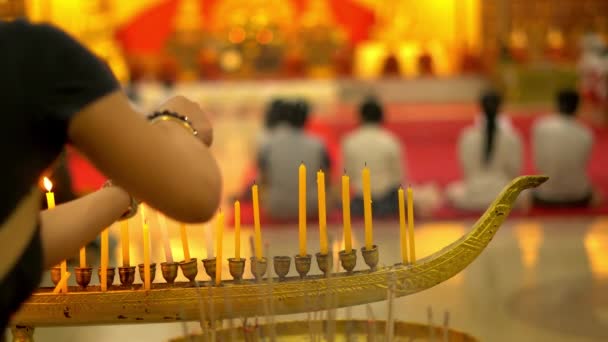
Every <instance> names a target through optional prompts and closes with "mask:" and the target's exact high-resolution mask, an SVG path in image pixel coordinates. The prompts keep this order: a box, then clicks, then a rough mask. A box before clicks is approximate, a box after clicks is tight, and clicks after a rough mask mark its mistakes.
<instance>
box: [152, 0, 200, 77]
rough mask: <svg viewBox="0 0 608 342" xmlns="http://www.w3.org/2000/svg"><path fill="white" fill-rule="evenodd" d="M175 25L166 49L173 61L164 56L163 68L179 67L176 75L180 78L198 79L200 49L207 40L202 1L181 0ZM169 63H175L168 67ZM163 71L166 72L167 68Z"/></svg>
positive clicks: (161, 62)
mask: <svg viewBox="0 0 608 342" xmlns="http://www.w3.org/2000/svg"><path fill="white" fill-rule="evenodd" d="M174 25H175V26H174V31H173V33H172V35H171V37H170V38H169V40H168V41H167V43H166V46H165V51H166V52H167V54H169V55H170V56H171V57H172V58H171V59H173V61H172V62H169V61H168V60H169V59H168V58H163V60H161V61H160V64H161V69H177V70H175V72H178V73H179V75H176V76H177V77H179V78H180V79H185V80H193V79H196V78H197V73H198V69H199V68H198V67H199V56H200V51H201V50H202V49H203V47H204V42H205V41H204V38H205V33H204V32H203V29H202V19H201V8H200V1H199V0H180V3H179V6H178V9H177V14H176V17H175V24H174ZM167 63H169V64H173V63H174V65H173V66H172V67H168V66H167ZM161 73H166V70H165V71H161ZM165 76H166V75H165Z"/></svg>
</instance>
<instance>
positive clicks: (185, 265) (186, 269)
mask: <svg viewBox="0 0 608 342" xmlns="http://www.w3.org/2000/svg"><path fill="white" fill-rule="evenodd" d="M179 268H181V269H182V273H183V274H184V276H185V277H186V278H187V279H188V280H190V281H191V282H193V281H195V280H196V275H197V274H198V265H197V264H196V258H190V260H188V261H182V262H180V263H179Z"/></svg>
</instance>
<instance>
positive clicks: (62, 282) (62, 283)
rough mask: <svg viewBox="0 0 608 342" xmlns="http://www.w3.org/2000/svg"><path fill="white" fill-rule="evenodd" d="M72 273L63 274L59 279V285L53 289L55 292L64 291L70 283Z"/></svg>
mask: <svg viewBox="0 0 608 342" xmlns="http://www.w3.org/2000/svg"><path fill="white" fill-rule="evenodd" d="M70 275H72V274H71V273H70V272H66V273H65V274H63V275H62V276H61V280H59V282H58V283H57V286H55V288H54V289H53V293H54V294H58V293H59V292H62V291H63V288H64V287H66V286H67V285H68V279H69V278H70ZM64 293H65V292H64Z"/></svg>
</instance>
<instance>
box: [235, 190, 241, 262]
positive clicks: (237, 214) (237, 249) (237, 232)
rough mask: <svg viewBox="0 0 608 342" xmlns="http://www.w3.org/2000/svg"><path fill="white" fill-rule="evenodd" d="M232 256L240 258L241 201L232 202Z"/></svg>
mask: <svg viewBox="0 0 608 342" xmlns="http://www.w3.org/2000/svg"><path fill="white" fill-rule="evenodd" d="M234 257H235V258H236V259H240V258H241V202H239V201H236V202H234Z"/></svg>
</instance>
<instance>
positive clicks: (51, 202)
mask: <svg viewBox="0 0 608 342" xmlns="http://www.w3.org/2000/svg"><path fill="white" fill-rule="evenodd" d="M298 176H299V180H298V182H299V193H298V196H299V218H298V235H299V255H300V256H306V255H307V245H306V230H307V210H306V195H307V193H306V189H307V187H306V165H304V163H302V164H301V165H300V167H299V172H298ZM370 178H371V176H370V170H369V168H368V167H367V166H365V167H364V168H363V170H362V181H363V201H364V230H365V249H367V250H371V249H372V248H373V226H372V199H371V180H370ZM44 183H45V187H46V188H47V193H46V197H47V204H48V208H49V209H52V208H53V207H54V206H55V199H54V195H53V192H52V191H51V190H52V183H51V182H50V180H48V178H46V177H45V179H44ZM317 191H318V193H317V196H318V211H319V212H318V218H319V236H320V239H319V240H320V253H321V254H322V255H327V254H328V253H329V249H328V241H327V239H328V237H327V213H326V210H327V209H326V197H325V174H324V172H323V171H321V170H320V171H318V172H317ZM251 192H252V200H253V216H254V254H255V257H256V258H257V259H262V256H263V250H262V235H261V226H260V206H259V192H258V186H257V184H254V185H253V187H252V189H251ZM398 198H399V226H400V242H401V244H400V245H401V257H402V262H403V263H404V264H408V263H413V262H415V261H416V257H415V244H414V221H413V219H414V215H413V192H412V189H411V188H409V187H408V189H407V221H408V222H407V225H406V215H405V199H404V191H403V189H402V188H400V189H399V190H398ZM342 209H343V230H344V233H343V239H344V249H345V252H346V253H351V251H352V226H351V216H350V178H349V176H348V175H346V174H345V175H343V176H342ZM140 210H141V218H142V227H143V244H144V246H143V247H144V248H143V252H144V253H143V254H144V288H145V289H150V277H151V276H150V264H151V262H150V231H149V226H148V222H147V216H146V210H145V206H144V205H141V206H140ZM157 215H158V222H159V225H160V230H161V236H162V240H163V245H164V251H165V259H166V261H167V263H173V255H172V251H171V246H170V243H169V233H168V228H167V223H166V218H165V216H164V215H162V214H161V213H157ZM240 222H241V211H240V203H239V202H238V201H236V202H235V203H234V232H235V239H234V247H235V248H234V249H235V258H236V259H240V257H241V255H240V240H241V238H240V230H241V227H240ZM407 227H409V229H407ZM223 230H224V214H223V213H222V212H221V211H220V212H219V213H218V215H217V218H216V242H217V246H216V262H218V265H217V267H216V277H215V280H216V282H217V283H219V282H220V280H221V270H222V267H221V260H222V235H223V234H222V233H223ZM120 235H121V247H122V248H121V249H122V265H123V267H128V266H130V254H129V224H128V221H127V220H124V221H121V222H120ZM180 236H181V241H182V248H183V253H184V260H185V261H189V260H190V251H189V246H188V237H187V233H186V226H185V225H184V224H181V226H180ZM408 240H409V241H408ZM408 244H409V252H410V253H409V256H408V253H407V251H408ZM108 262H109V251H108V230H107V229H105V230H104V231H103V232H102V233H101V277H100V278H101V279H100V280H101V288H102V291H105V290H106V279H107V268H108ZM80 267H81V268H85V267H87V262H86V249H85V247H84V246H83V247H82V248H81V249H80ZM68 276H69V273H68V272H67V264H66V262H65V261H62V262H61V278H62V280H63V279H64V278H67V277H68ZM60 291H62V292H67V279H66V280H65V281H62V282H61V289H60Z"/></svg>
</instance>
